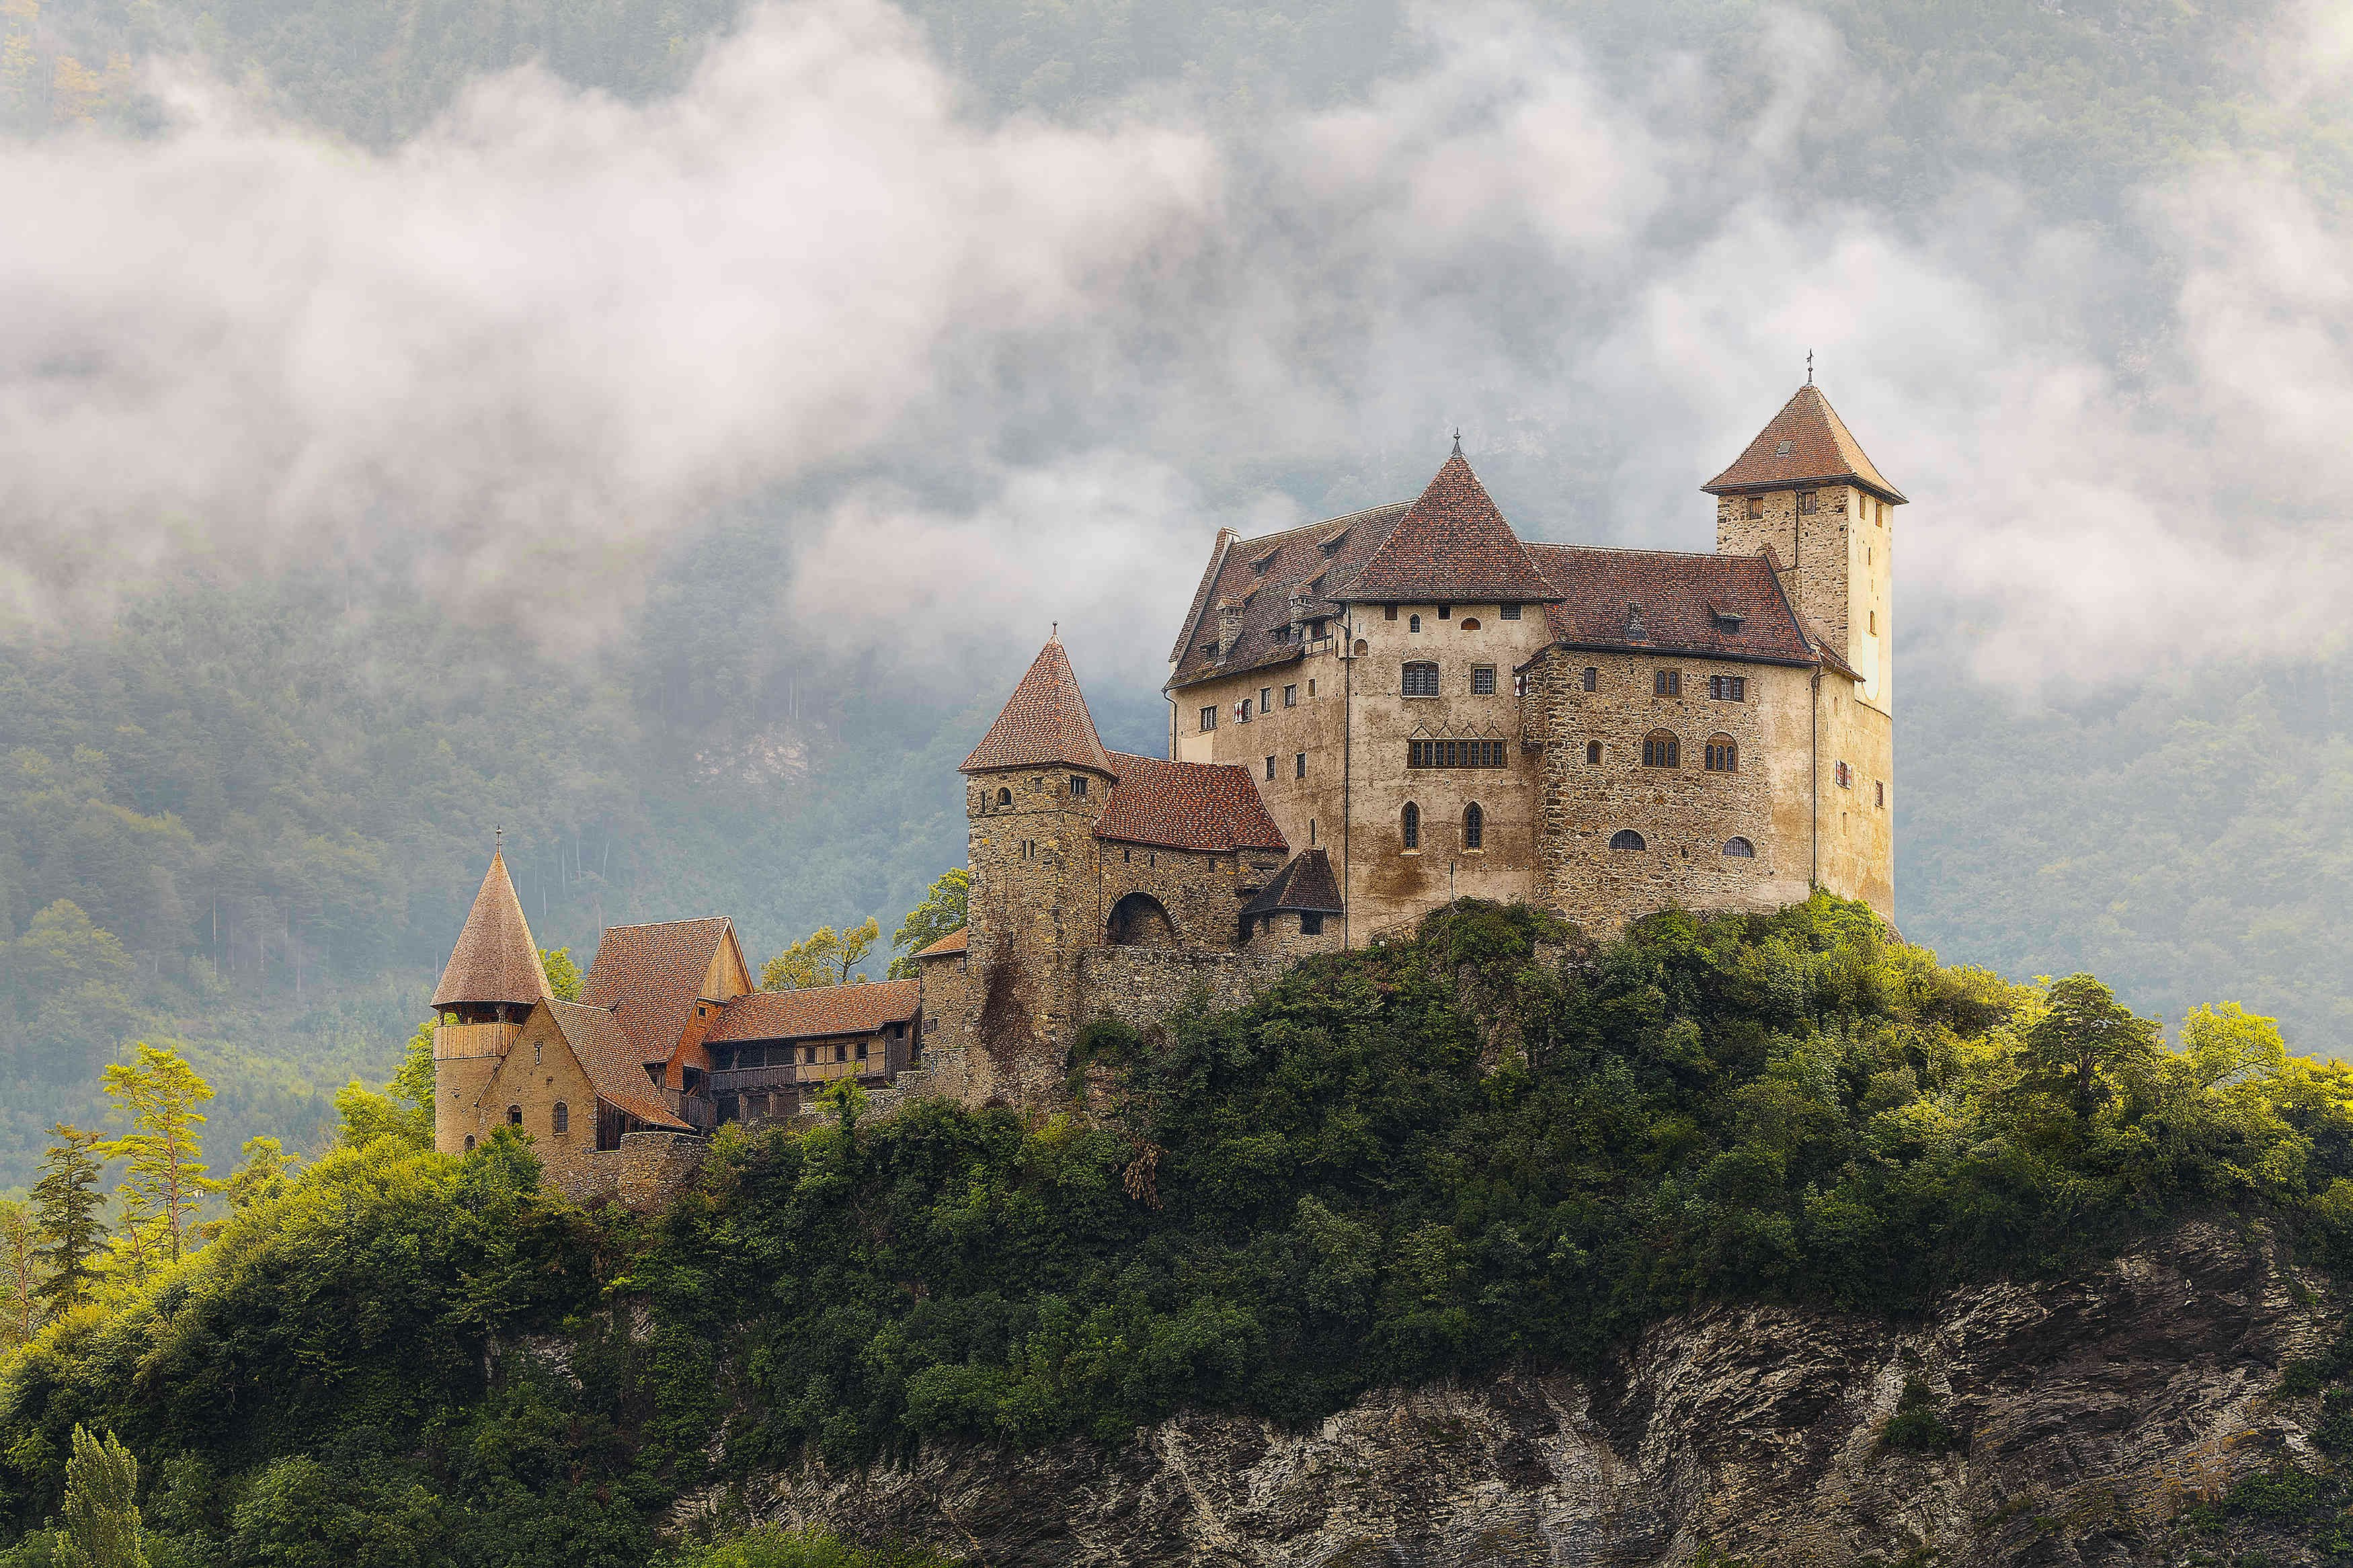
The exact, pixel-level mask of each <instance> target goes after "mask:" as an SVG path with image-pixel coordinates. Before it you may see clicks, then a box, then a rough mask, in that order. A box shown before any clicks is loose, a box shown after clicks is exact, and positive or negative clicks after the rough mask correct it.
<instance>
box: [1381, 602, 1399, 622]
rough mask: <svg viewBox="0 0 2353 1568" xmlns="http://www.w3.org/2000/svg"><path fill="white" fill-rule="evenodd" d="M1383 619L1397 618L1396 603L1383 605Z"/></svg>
mask: <svg viewBox="0 0 2353 1568" xmlns="http://www.w3.org/2000/svg"><path fill="white" fill-rule="evenodd" d="M1381 619H1383V620H1385V621H1393V620H1396V619H1397V606H1396V605H1382V606H1381Z"/></svg>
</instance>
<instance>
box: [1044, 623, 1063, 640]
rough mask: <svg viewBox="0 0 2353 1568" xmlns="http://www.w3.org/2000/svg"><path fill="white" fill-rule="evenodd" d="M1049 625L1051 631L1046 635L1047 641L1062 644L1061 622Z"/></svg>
mask: <svg viewBox="0 0 2353 1568" xmlns="http://www.w3.org/2000/svg"><path fill="white" fill-rule="evenodd" d="M1047 625H1048V626H1049V627H1050V630H1049V631H1048V632H1047V633H1046V640H1047V641H1048V642H1060V641H1061V640H1062V623H1061V622H1060V621H1049V622H1048V623H1047Z"/></svg>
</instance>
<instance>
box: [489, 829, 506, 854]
mask: <svg viewBox="0 0 2353 1568" xmlns="http://www.w3.org/2000/svg"><path fill="white" fill-rule="evenodd" d="M506 847H507V830H506V825H505V824H504V823H501V824H500V825H499V826H496V827H493V828H491V858H493V859H495V858H497V857H498V856H499V854H500V853H501V851H503V850H504V849H505V848H506Z"/></svg>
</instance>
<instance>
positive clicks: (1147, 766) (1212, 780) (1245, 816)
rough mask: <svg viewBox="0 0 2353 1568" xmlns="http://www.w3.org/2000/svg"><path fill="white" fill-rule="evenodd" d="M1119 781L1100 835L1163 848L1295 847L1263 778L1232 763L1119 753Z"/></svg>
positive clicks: (1099, 828) (1099, 819) (1099, 821)
mask: <svg viewBox="0 0 2353 1568" xmlns="http://www.w3.org/2000/svg"><path fill="white" fill-rule="evenodd" d="M1112 761H1113V763H1114V764H1115V767H1116V770H1117V773H1118V782H1117V783H1116V784H1113V785H1112V790H1111V798H1110V799H1109V800H1108V801H1106V802H1105V803H1104V805H1103V816H1100V817H1097V818H1096V819H1095V837H1097V838H1103V839H1108V840H1111V841H1112V842H1113V843H1119V844H1136V845H1143V846H1145V847H1152V848H1157V849H1196V850H1201V851H1205V852H1208V853H1210V854H1223V853H1225V852H1226V851H1228V850H1232V849H1285V850H1287V849H1289V848H1290V847H1291V844H1290V841H1289V840H1287V839H1285V838H1284V837H1282V828H1280V827H1277V826H1275V825H1274V818H1273V817H1272V816H1269V815H1268V814H1267V809H1266V802H1265V800H1263V799H1262V798H1261V796H1260V795H1259V793H1258V781H1257V780H1255V779H1253V778H1252V777H1251V776H1250V770H1249V769H1248V768H1245V767H1240V766H1238V765H1236V764H1234V763H1172V762H1167V761H1165V760H1163V759H1162V758H1159V757H1138V756H1131V755H1130V754H1128V753H1127V752H1115V753H1113V757H1112Z"/></svg>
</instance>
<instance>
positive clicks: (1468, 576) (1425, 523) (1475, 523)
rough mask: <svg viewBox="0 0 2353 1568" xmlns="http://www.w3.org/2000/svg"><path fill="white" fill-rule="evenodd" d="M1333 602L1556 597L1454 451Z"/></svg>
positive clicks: (1543, 601) (1545, 600) (1546, 600)
mask: <svg viewBox="0 0 2353 1568" xmlns="http://www.w3.org/2000/svg"><path fill="white" fill-rule="evenodd" d="M1334 597H1335V598H1339V599H1343V600H1345V601H1348V602H1350V603H1355V604H1362V603H1364V602H1365V601H1366V600H1370V599H1382V600H1389V601H1395V600H1398V599H1415V600H1422V599H1431V600H1436V601H1439V602H1440V603H1474V604H1475V603H1479V602H1482V601H1486V600H1494V601H1496V602H1498V603H1512V602H1526V603H1530V604H1549V603H1551V602H1552V601H1553V600H1555V599H1557V598H1559V597H1560V592H1559V590H1558V589H1556V588H1555V587H1554V586H1553V585H1552V584H1550V583H1547V582H1546V581H1545V577H1544V574H1543V573H1541V572H1539V571H1537V570H1536V566H1535V562H1534V561H1532V560H1530V559H1529V558H1528V552H1527V547H1526V546H1525V545H1524V544H1522V543H1521V542H1520V539H1519V535H1517V534H1515V533H1514V532H1513V531H1512V525H1511V524H1510V523H1508V522H1505V521H1504V514H1503V513H1502V512H1501V511H1498V510H1496V509H1495V503H1494V501H1493V500H1491V499H1490V498H1489V497H1488V494H1487V487H1486V486H1484V485H1482V484H1481V483H1480V482H1479V476H1478V475H1476V474H1474V473H1472V471H1471V464H1470V461H1469V459H1467V458H1464V457H1463V456H1462V448H1461V447H1460V446H1457V447H1455V449H1454V455H1453V456H1452V457H1450V458H1447V459H1446V464H1445V466H1444V467H1443V468H1440V469H1439V470H1438V474H1437V477H1436V478H1434V479H1431V480H1430V488H1429V489H1425V490H1423V491H1422V492H1421V499H1420V500H1417V501H1415V502H1414V503H1413V505H1412V506H1411V507H1410V508H1409V509H1408V510H1407V511H1406V514H1405V516H1404V517H1403V518H1401V519H1399V520H1398V525H1397V527H1396V529H1395V530H1393V531H1391V532H1390V534H1389V536H1388V539H1386V540H1384V541H1383V542H1382V543H1381V547H1380V548H1379V549H1378V550H1377V551H1375V552H1373V555H1372V559H1370V560H1368V561H1366V563H1365V564H1364V567H1363V569H1362V570H1361V571H1359V572H1358V573H1357V574H1356V576H1355V578H1354V579H1352V580H1351V581H1350V582H1348V583H1347V584H1345V586H1343V587H1341V588H1340V589H1338V590H1337V591H1336V592H1335V595H1334Z"/></svg>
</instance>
